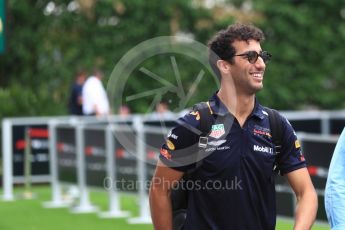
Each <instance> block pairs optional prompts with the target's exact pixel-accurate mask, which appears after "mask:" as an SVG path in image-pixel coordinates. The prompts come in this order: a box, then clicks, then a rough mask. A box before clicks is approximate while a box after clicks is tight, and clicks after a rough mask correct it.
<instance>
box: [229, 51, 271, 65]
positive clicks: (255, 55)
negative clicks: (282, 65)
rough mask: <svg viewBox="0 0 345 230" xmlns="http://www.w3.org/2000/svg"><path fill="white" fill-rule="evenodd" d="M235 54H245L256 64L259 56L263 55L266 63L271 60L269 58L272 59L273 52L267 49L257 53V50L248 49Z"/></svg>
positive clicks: (250, 61)
mask: <svg viewBox="0 0 345 230" xmlns="http://www.w3.org/2000/svg"><path fill="white" fill-rule="evenodd" d="M234 56H245V57H246V58H247V59H248V61H249V63H251V64H254V63H255V62H256V61H257V60H258V58H259V57H261V58H262V60H263V61H264V63H265V64H266V63H268V62H269V60H271V57H272V54H270V53H269V52H267V51H260V53H257V52H256V51H248V52H245V53H243V54H236V55H234Z"/></svg>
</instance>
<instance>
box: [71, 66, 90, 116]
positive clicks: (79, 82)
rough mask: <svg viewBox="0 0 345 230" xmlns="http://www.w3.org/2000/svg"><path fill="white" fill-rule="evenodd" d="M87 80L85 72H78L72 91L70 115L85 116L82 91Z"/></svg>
mask: <svg viewBox="0 0 345 230" xmlns="http://www.w3.org/2000/svg"><path fill="white" fill-rule="evenodd" d="M85 80H86V72H85V71H84V70H81V71H78V72H77V74H76V76H75V79H74V82H73V85H72V87H71V91H70V97H69V103H68V109H69V113H70V114H72V115H78V116H81V115H83V107H82V104H83V97H82V90H83V85H84V82H85Z"/></svg>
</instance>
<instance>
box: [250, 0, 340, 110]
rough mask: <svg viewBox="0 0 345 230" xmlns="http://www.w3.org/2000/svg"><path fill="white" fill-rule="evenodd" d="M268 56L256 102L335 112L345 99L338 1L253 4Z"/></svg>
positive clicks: (257, 0)
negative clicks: (263, 86)
mask: <svg viewBox="0 0 345 230" xmlns="http://www.w3.org/2000/svg"><path fill="white" fill-rule="evenodd" d="M254 2H255V10H257V11H259V12H261V14H262V19H261V20H260V21H259V22H258V23H256V24H257V25H259V26H260V27H261V28H263V30H264V32H265V34H266V35H267V36H266V37H267V42H266V43H265V44H264V49H267V50H269V51H270V52H272V54H273V60H272V62H271V63H270V64H269V66H268V68H267V71H266V75H265V77H266V80H265V89H266V90H263V91H262V92H261V93H260V98H261V100H262V101H264V103H265V104H267V105H270V106H274V107H277V108H279V109H298V108H303V107H305V106H307V107H308V106H313V107H319V108H322V109H339V108H343V107H344V105H345V104H344V101H345V91H344V87H345V78H344V77H343V76H344V72H345V65H343V64H342V63H343V62H344V53H345V47H344V46H343V45H342V44H344V42H345V34H344V28H345V15H344V9H345V5H344V2H343V1H340V0H334V1H288V0H283V1H273V0H264V1H262V0H260V1H259V0H255V1H254Z"/></svg>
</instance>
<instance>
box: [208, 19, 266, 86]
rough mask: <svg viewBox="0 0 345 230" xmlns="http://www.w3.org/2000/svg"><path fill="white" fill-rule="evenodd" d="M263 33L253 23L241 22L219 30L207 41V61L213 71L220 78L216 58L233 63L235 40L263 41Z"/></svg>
mask: <svg viewBox="0 0 345 230" xmlns="http://www.w3.org/2000/svg"><path fill="white" fill-rule="evenodd" d="M264 39H265V36H264V33H263V32H262V31H261V30H260V29H259V28H257V27H255V26H253V25H246V24H241V23H235V24H233V25H230V26H229V27H228V28H227V29H225V30H221V31H219V32H218V33H217V34H216V35H215V36H214V37H213V38H212V39H211V40H210V41H209V43H208V47H209V49H210V52H209V59H208V60H209V63H210V65H211V67H212V70H213V72H214V73H215V74H216V75H217V76H218V78H219V79H220V77H221V76H220V72H219V69H218V67H217V61H218V60H220V59H221V60H228V61H229V62H231V63H233V62H232V61H233V60H232V58H233V57H234V55H235V53H236V50H235V48H234V47H233V46H232V43H233V42H234V41H235V40H239V41H248V40H256V41H258V42H262V41H264Z"/></svg>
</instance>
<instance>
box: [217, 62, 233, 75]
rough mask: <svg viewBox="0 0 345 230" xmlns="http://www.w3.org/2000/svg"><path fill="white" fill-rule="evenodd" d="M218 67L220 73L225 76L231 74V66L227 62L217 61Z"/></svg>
mask: <svg viewBox="0 0 345 230" xmlns="http://www.w3.org/2000/svg"><path fill="white" fill-rule="evenodd" d="M217 67H218V69H219V71H220V72H221V73H223V74H229V73H230V69H231V65H230V63H229V62H227V61H224V60H218V61H217Z"/></svg>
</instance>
